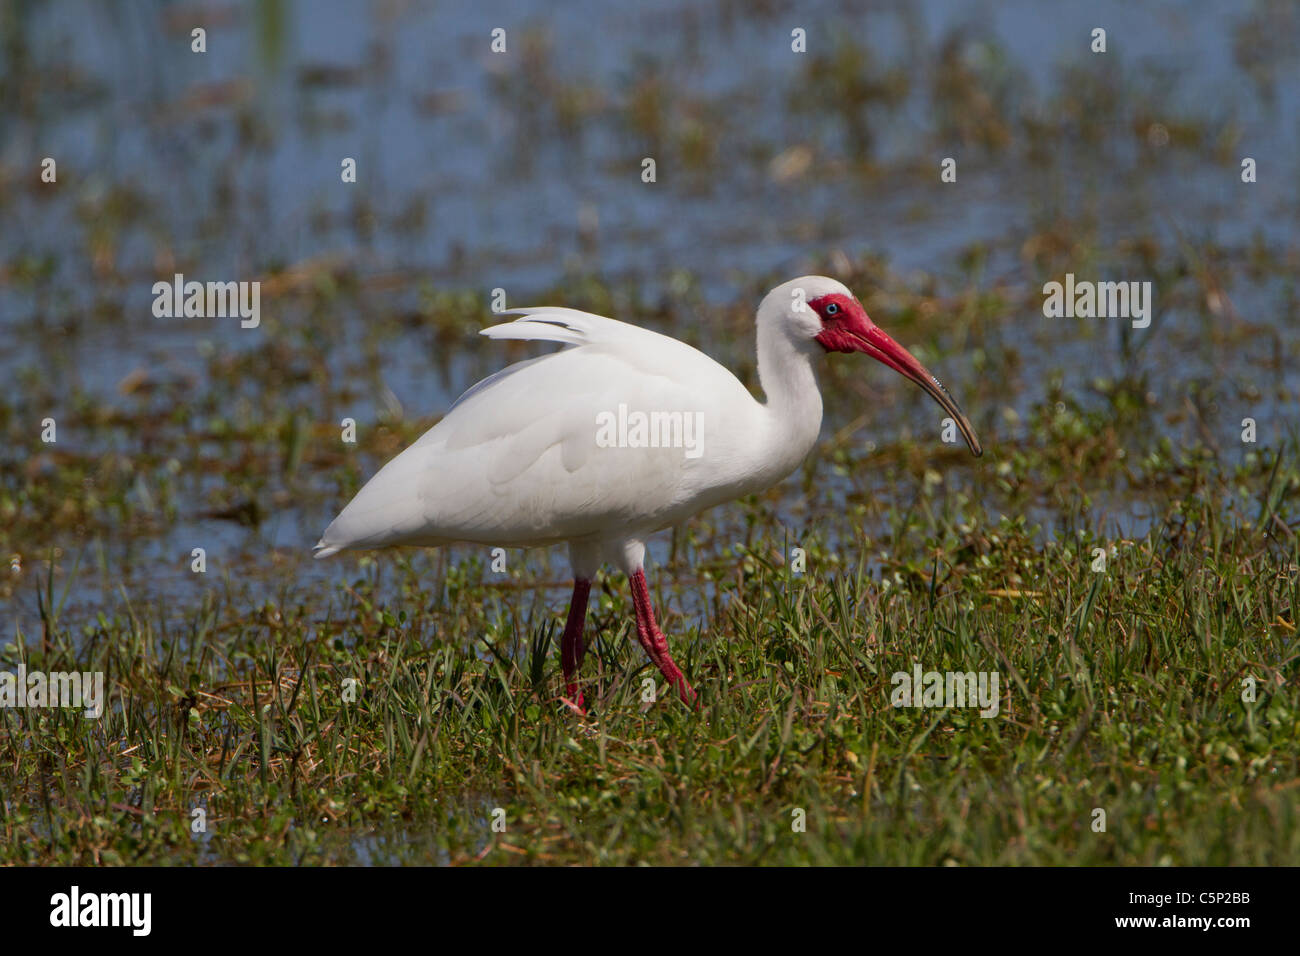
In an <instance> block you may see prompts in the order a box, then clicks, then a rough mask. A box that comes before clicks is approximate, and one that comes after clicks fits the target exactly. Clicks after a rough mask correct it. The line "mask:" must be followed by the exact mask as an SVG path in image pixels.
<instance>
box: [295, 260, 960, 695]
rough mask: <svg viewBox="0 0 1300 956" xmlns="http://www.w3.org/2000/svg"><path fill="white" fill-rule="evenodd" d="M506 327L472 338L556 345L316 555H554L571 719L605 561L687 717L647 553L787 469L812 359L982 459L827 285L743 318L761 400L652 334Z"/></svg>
mask: <svg viewBox="0 0 1300 956" xmlns="http://www.w3.org/2000/svg"><path fill="white" fill-rule="evenodd" d="M509 314H511V315H519V316H520V317H519V318H518V319H515V320H514V321H512V322H507V323H504V324H502V325H494V326H492V327H491V328H487V329H484V330H483V332H482V334H483V335H486V336H489V337H491V338H494V339H525V340H539V341H545V342H560V343H563V344H564V345H565V346H566V347H565V348H563V349H561V350H559V351H557V352H553V353H551V354H548V355H543V356H541V357H540V358H533V359H529V360H527V361H524V362H519V363H517V364H515V365H511V366H509V367H508V368H505V369H502V370H501V371H499V372H497V373H496V374H494V375H491V376H489V377H488V378H485V379H484V380H483V381H481V382H479V383H478V384H477V385H475V386H474V387H472V388H471V389H470V390H469V391H467V392H466V393H465V394H464V395H462V396H461V397H460V398H459V399H457V400H456V403H455V404H454V405H452V407H451V409H450V410H449V411H448V412H447V414H446V415H445V416H444V417H443V419H442V420H441V421H440V422H438V424H436V425H434V426H433V427H432V428H430V429H429V430H428V431H427V432H425V433H424V435H422V436H421V437H420V438H419V439H418V440H417V441H416V442H415V444H413V445H411V447H410V448H407V449H406V450H405V451H403V452H402V453H401V454H400V455H398V456H397V457H396V458H394V459H393V460H392V461H390V462H389V463H388V464H387V465H385V466H384V467H383V468H382V469H380V471H379V473H378V474H377V475H375V477H373V478H372V479H370V481H369V482H367V483H366V485H365V486H364V487H363V488H362V489H361V491H360V492H358V493H357V496H356V497H355V498H353V499H352V501H351V502H349V503H348V506H347V507H346V508H344V509H343V512H342V513H341V514H340V515H339V516H338V517H337V518H335V519H334V521H333V522H332V523H331V524H330V526H329V527H328V528H326V529H325V534H324V535H323V536H322V537H321V539H320V542H319V543H318V544H317V545H316V557H318V558H323V557H327V556H329V555H331V554H335V553H336V552H338V551H342V550H344V549H345V548H353V549H364V548H379V547H385V546H388V545H419V546H428V547H431V546H437V545H444V544H450V543H452V542H472V543H478V544H483V545H493V546H502V547H529V546H535V545H552V544H559V543H561V542H567V543H568V545H569V557H570V562H571V564H572V568H573V578H574V582H573V598H572V601H571V602H570V604H569V614H568V620H567V622H566V624H565V628H564V636H563V638H562V640H561V646H560V661H561V668H562V670H563V672H564V681H565V688H566V691H567V693H568V702H569V703H570V704H572V705H573V706H574V708H575V709H577V710H579V711H581V709H582V700H583V698H582V693H581V691H580V689H579V687H578V682H577V681H578V676H577V675H578V671H579V668H580V667H581V664H582V658H583V654H584V651H585V646H584V644H583V640H582V631H583V623H584V620H585V618H586V613H587V598H588V595H589V593H590V591H591V580H592V577H593V576H594V575H595V573H596V571H597V570H598V568H599V567H600V565H601V564H602V562H604V561H609V562H611V563H612V564H614V565H616V566H618V567H619V568H621V569H622V570H623V572H624V573H625V574H627V576H628V579H629V581H630V583H631V586H632V603H633V607H634V608H635V613H636V632H637V637H638V638H639V639H640V642H641V646H642V647H643V648H645V652H646V653H647V654H648V655H649V656H650V659H651V661H653V662H654V663H655V665H656V666H658V668H659V670H660V671H661V672H662V673H663V675H664V677H665V678H666V679H667V680H668V683H669V684H670V685H671V686H672V687H674V688H676V690H677V692H678V694H679V695H680V696H681V697H682V699H683V700H686V701H688V702H692V701H694V699H695V692H694V691H693V690H692V689H691V686H690V684H689V683H687V681H686V678H685V677H684V676H683V675H682V672H681V670H680V669H679V668H678V667H677V665H676V664H675V663H674V662H673V658H672V655H671V654H670V653H669V651H668V642H667V640H666V639H665V637H664V634H663V632H662V631H661V630H660V629H659V625H658V624H656V623H655V614H654V609H653V608H652V607H651V605H650V591H649V589H648V588H647V587H646V580H645V570H644V566H643V565H644V560H645V541H646V537H647V536H648V535H649V534H651V533H652V532H654V531H658V530H660V529H663V528H667V527H670V526H672V525H675V524H678V523H679V522H681V521H683V520H685V519H686V518H689V517H690V516H691V515H693V514H696V513H697V512H699V511H701V510H703V509H705V508H710V507H713V506H714V505H718V504H721V503H722V502H724V501H730V500H732V499H733V498H737V497H740V496H741V495H745V494H749V493H751V492H756V491H759V490H761V489H764V488H767V487H769V486H770V485H772V484H774V483H776V482H777V481H780V480H781V479H782V478H784V477H785V476H787V475H789V474H790V473H791V472H792V471H794V469H795V468H797V467H798V465H799V463H800V462H801V461H803V459H804V456H806V455H807V454H808V452H809V450H810V449H811V448H812V446H813V443H814V442H815V441H816V440H817V435H818V432H819V431H820V429H821V422H822V397H821V393H820V392H819V391H818V388H817V366H818V365H819V363H820V362H821V359H822V355H823V354H824V353H827V352H864V353H866V354H867V355H869V356H871V357H872V358H874V359H876V360H877V361H880V362H883V363H884V364H885V365H888V366H889V367H890V368H892V369H894V370H895V371H896V372H900V373H901V374H902V375H904V376H905V377H907V378H910V379H911V380H912V381H913V382H916V383H917V384H918V385H920V386H921V387H922V388H923V389H925V390H926V392H928V393H929V394H930V395H931V396H932V397H933V398H934V399H935V400H936V401H937V402H938V403H939V404H940V405H941V406H943V408H944V410H945V411H946V412H947V413H948V414H949V415H950V416H951V417H952V418H953V420H954V421H955V422H956V425H957V427H958V428H960V429H961V433H962V436H963V437H964V438H965V439H966V443H967V444H968V445H969V446H970V449H971V451H972V452H973V453H974V454H976V455H979V454H980V453H981V449H980V443H979V439H978V438H976V437H975V432H974V430H973V429H972V428H971V425H970V422H969V421H968V420H967V418H966V416H965V415H963V414H962V411H961V409H960V408H958V406H957V402H956V401H954V399H953V397H952V396H951V395H949V394H948V390H947V389H945V388H944V387H943V385H942V384H941V383H940V382H939V380H938V379H937V378H935V377H934V376H933V375H931V374H930V373H929V372H927V371H926V370H925V368H924V367H923V366H922V365H921V363H920V362H918V361H917V360H916V359H915V358H913V357H912V356H911V355H910V354H909V353H908V351H907V350H906V349H904V348H903V347H902V346H901V345H899V344H898V343H897V342H895V341H894V340H893V339H892V338H890V337H889V336H888V335H886V334H885V333H884V332H883V331H882V330H881V329H880V328H878V327H877V326H876V325H875V323H873V322H872V321H871V319H870V318H869V317H868V316H867V313H866V310H864V309H863V308H862V306H861V305H860V304H859V302H858V300H857V299H856V298H854V296H853V294H852V293H851V292H849V290H848V289H847V288H845V287H844V285H842V284H841V283H839V282H836V281H835V280H834V279H828V278H826V277H825V276H804V277H803V278H800V279H793V280H791V281H789V282H787V283H785V284H784V285H780V286H777V287H776V288H775V289H773V290H772V291H771V292H770V293H768V295H767V297H766V298H764V299H763V302H762V304H761V305H760V306H759V308H758V378H759V382H760V383H761V385H762V387H763V392H764V394H765V395H766V397H767V401H766V402H758V401H755V399H754V398H753V396H752V395H751V394H750V393H749V390H748V389H747V388H745V386H744V385H742V384H741V383H740V382H739V381H738V380H737V379H736V377H735V376H734V375H732V374H731V373H730V372H729V371H727V370H726V369H725V368H723V367H722V366H721V365H719V364H718V363H717V362H715V361H713V359H711V358H709V357H708V356H707V355H705V354H704V353H702V352H699V351H697V350H696V349H693V348H691V347H690V346H689V345H685V344H684V343H682V342H678V341H677V340H676V339H672V338H669V337H668V336H666V335H659V334H658V333H656V332H650V331H648V330H646V329H642V328H638V327H637V326H634V325H628V324H627V323H624V322H618V321H615V320H614V319H607V318H603V317H601V316H598V315H591V314H590V313H587V312H579V311H576V310H574V309H562V308H530V309H512V310H511V311H510V313H509Z"/></svg>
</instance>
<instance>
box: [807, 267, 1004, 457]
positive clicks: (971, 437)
mask: <svg viewBox="0 0 1300 956" xmlns="http://www.w3.org/2000/svg"><path fill="white" fill-rule="evenodd" d="M808 307H809V308H810V309H812V310H813V311H814V312H816V313H817V315H818V316H819V317H820V318H821V320H822V330H821V331H820V332H818V333H817V335H816V339H817V342H818V344H819V345H821V347H822V348H824V349H825V350H826V351H828V352H863V353H865V354H867V355H870V356H871V357H872V358H873V359H875V360H876V361H878V362H881V363H883V364H885V365H888V366H889V367H890V368H892V369H893V370H894V371H895V372H898V373H899V374H900V375H903V376H904V377H906V378H910V379H911V380H912V381H913V382H915V383H916V384H917V385H920V386H921V388H923V389H925V391H926V392H927V393H929V395H930V396H931V397H932V398H933V399H934V400H935V401H936V402H938V403H939V404H940V405H941V406H942V407H943V409H944V410H945V411H947V412H948V413H949V414H950V415H952V416H953V419H954V420H955V421H956V423H957V427H958V428H959V429H960V430H961V433H962V437H963V438H965V439H966V444H967V445H969V446H970V450H971V452H972V453H973V454H975V455H976V456H979V455H981V454H983V449H982V448H981V447H980V443H979V439H978V438H976V437H975V430H974V429H973V428H971V424H970V422H969V421H968V420H967V418H966V416H965V415H964V414H962V411H961V409H960V408H959V407H958V405H957V402H956V400H955V399H954V398H953V397H952V396H951V395H949V394H948V390H947V389H946V388H944V387H943V383H942V382H940V381H939V380H938V379H937V378H935V377H934V376H933V375H931V374H930V373H929V372H928V371H926V368H925V366H924V365H922V364H921V363H920V362H918V361H917V360H916V359H915V358H913V357H912V355H911V353H910V352H908V351H907V349H905V348H903V347H902V346H901V345H899V344H898V343H897V342H895V341H894V340H893V339H892V338H890V337H889V336H888V335H886V334H885V331H884V330H883V329H881V328H880V327H879V326H878V325H876V323H874V322H872V321H871V317H870V316H868V315H867V310H866V309H864V308H862V305H861V304H860V303H859V302H858V300H857V299H855V298H853V297H852V296H849V295H844V294H842V293H839V292H832V293H830V294H829V295H822V296H818V297H817V298H815V299H811V300H809V302H808Z"/></svg>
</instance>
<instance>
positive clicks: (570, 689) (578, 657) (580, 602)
mask: <svg viewBox="0 0 1300 956" xmlns="http://www.w3.org/2000/svg"><path fill="white" fill-rule="evenodd" d="M590 594H591V582H590V581H588V580H587V579H586V578H575V579H574V581H573V599H572V600H571V601H569V619H568V620H567V621H566V622H565V624H564V637H563V638H561V639H560V667H561V668H562V669H563V670H564V689H565V691H566V692H567V693H568V695H569V699H570V700H571V701H573V703H574V704H576V705H577V706H578V709H579V710H581V709H582V691H581V690H580V689H579V688H578V668H580V667H582V658H583V655H585V654H586V652H587V648H586V645H584V644H583V643H582V625H583V622H584V621H586V619H587V597H588V595H590Z"/></svg>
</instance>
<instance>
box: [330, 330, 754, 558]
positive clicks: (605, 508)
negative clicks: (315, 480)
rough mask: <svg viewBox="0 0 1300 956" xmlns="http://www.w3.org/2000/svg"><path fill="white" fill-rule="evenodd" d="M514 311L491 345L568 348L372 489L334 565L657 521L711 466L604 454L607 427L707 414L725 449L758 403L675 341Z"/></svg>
mask: <svg viewBox="0 0 1300 956" xmlns="http://www.w3.org/2000/svg"><path fill="white" fill-rule="evenodd" d="M514 311H516V312H519V313H522V316H521V318H519V319H517V320H515V321H513V322H507V323H504V324H501V325H495V326H492V327H491V328H487V329H484V330H483V334H484V335H487V336H489V337H491V338H509V339H522V340H541V341H554V342H560V343H562V344H564V345H565V346H567V347H566V348H564V349H562V350H561V351H559V352H554V353H551V354H549V355H544V356H541V357H540V358H535V359H530V360H528V361H525V362H520V363H517V364H516V365H512V366H510V367H508V368H506V369H503V370H502V371H500V372H498V373H496V374H495V375H492V376H490V377H489V378H487V379H485V380H484V381H482V382H480V383H478V384H477V385H475V386H474V387H473V388H471V389H469V390H468V391H467V392H466V393H465V394H464V395H462V396H461V397H460V398H459V399H458V400H457V401H456V403H455V404H454V405H453V406H452V409H451V410H450V411H449V412H448V413H447V415H446V416H445V417H444V418H443V419H442V421H440V422H439V423H438V424H437V425H435V426H434V427H433V428H431V429H430V430H429V431H428V432H426V433H425V434H424V435H423V436H421V437H420V439H419V440H418V441H417V442H416V443H415V444H414V445H412V446H411V447H410V448H408V449H407V450H406V451H404V452H402V454H400V455H398V456H397V457H396V458H394V459H393V460H392V461H390V462H389V463H388V464H387V465H386V466H385V467H384V468H383V469H382V470H381V471H380V472H379V474H377V475H376V476H375V477H374V478H373V479H371V481H370V482H368V483H367V484H366V486H365V487H364V488H362V490H361V491H360V492H359V493H358V494H357V496H356V498H354V499H353V501H352V502H351V503H350V504H349V505H348V506H347V508H345V509H344V511H343V513H342V514H340V515H339V517H338V518H337V519H336V520H335V522H334V523H333V524H332V525H331V526H330V528H329V529H327V530H326V532H325V535H324V537H323V538H322V539H321V545H322V548H321V553H322V555H323V554H325V553H333V551H334V550H338V549H340V548H343V547H377V546H380V545H383V544H395V543H437V542H441V541H447V540H470V541H483V542H499V543H502V544H511V543H515V544H526V543H530V542H538V543H541V542H543V541H552V540H564V539H570V538H574V537H580V536H582V535H585V534H591V533H594V532H596V531H600V530H602V529H603V528H608V527H610V526H611V525H618V524H623V525H632V524H636V523H638V522H641V523H645V522H647V521H651V520H653V518H654V514H653V513H654V512H655V510H656V509H660V510H662V509H663V508H665V507H669V506H671V505H673V504H676V503H678V502H679V501H681V500H682V499H684V498H685V497H687V496H688V494H689V493H690V491H692V490H693V489H694V488H695V487H696V486H697V485H698V483H699V481H700V480H701V478H700V474H699V471H698V465H699V464H700V462H699V459H698V458H697V459H690V458H686V457H685V456H684V454H683V449H682V448H680V447H678V448H644V447H643V448H614V449H610V448H604V447H600V446H599V445H598V440H597V432H598V428H597V422H598V417H597V416H599V415H601V414H609V413H616V412H617V410H618V409H619V407H620V405H623V406H626V407H628V408H629V409H632V410H641V411H663V412H682V413H683V414H686V413H694V412H700V413H702V414H705V415H706V416H707V418H706V419H705V420H706V421H708V423H709V428H710V429H711V434H710V436H709V440H710V441H712V442H715V443H717V447H721V446H723V445H727V444H730V441H731V439H730V438H728V437H725V436H724V435H720V434H719V432H718V429H719V428H724V427H725V420H726V418H727V416H728V409H729V408H731V407H733V406H735V405H737V403H741V402H745V403H747V404H748V405H750V406H753V405H755V404H756V403H754V402H753V399H752V398H750V397H749V394H748V392H747V391H746V390H745V389H744V387H743V386H742V385H741V384H740V383H739V382H738V381H737V380H736V379H735V378H734V377H733V376H732V375H731V373H730V372H728V371H727V370H726V369H724V368H722V367H721V366H720V365H718V364H717V363H716V362H714V361H713V360H712V359H710V358H708V356H706V355H704V354H703V353H701V352H698V351H697V350H695V349H693V348H691V347H690V346H688V345H685V344H684V343H681V342H678V341H677V340H676V339H673V338H669V337H668V336H665V335H660V334H658V333H655V332H651V331H649V330H646V329H642V328H639V327H637V326H634V325H629V324H627V323H625V322H618V321H616V320H614V319H607V318H603V317H601V316H598V315H591V314H590V313H586V312H580V311H577V310H575V309H559V308H542V309H520V310H514ZM731 431H732V433H733V434H736V433H738V431H739V430H738V429H732V430H731ZM693 471H694V472H695V473H694V475H692V472H693Z"/></svg>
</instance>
